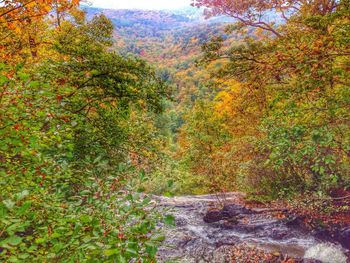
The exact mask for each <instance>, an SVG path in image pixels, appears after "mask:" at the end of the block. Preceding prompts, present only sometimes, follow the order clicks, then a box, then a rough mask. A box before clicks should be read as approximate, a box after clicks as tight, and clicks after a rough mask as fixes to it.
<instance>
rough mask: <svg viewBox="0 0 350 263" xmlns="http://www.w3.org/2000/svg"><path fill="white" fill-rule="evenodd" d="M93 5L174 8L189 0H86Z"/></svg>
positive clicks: (187, 4) (182, 5) (183, 4)
mask: <svg viewBox="0 0 350 263" xmlns="http://www.w3.org/2000/svg"><path fill="white" fill-rule="evenodd" d="M88 2H90V3H92V4H93V6H95V7H103V8H116V9H117V8H127V9H134V8H136V9H176V8H181V7H186V6H189V5H190V4H191V0H88Z"/></svg>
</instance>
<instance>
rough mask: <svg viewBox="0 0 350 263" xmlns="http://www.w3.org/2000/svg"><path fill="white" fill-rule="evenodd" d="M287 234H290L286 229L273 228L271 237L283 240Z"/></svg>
mask: <svg viewBox="0 0 350 263" xmlns="http://www.w3.org/2000/svg"><path fill="white" fill-rule="evenodd" d="M286 236H288V232H286V231H280V230H275V229H274V230H272V231H271V235H270V237H271V238H272V239H274V240H282V239H284V238H285V237H286Z"/></svg>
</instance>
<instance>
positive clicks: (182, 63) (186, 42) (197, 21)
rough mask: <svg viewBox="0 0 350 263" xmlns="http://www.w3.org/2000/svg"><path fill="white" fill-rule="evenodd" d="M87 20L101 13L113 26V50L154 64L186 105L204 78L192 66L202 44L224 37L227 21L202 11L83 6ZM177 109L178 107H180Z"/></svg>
mask: <svg viewBox="0 0 350 263" xmlns="http://www.w3.org/2000/svg"><path fill="white" fill-rule="evenodd" d="M84 9H85V10H86V12H87V14H88V16H89V17H92V16H93V15H96V14H99V13H103V14H105V15H106V16H107V17H108V18H109V19H111V21H112V22H113V24H114V26H115V33H114V36H115V37H114V39H115V48H116V50H117V51H118V52H119V53H121V54H122V55H125V56H129V55H132V56H135V55H136V56H139V57H141V58H143V59H145V60H147V61H148V62H150V63H151V64H152V65H154V66H155V67H156V68H157V69H158V71H159V72H160V75H161V76H162V78H163V79H164V80H169V81H170V82H171V83H172V84H176V87H177V89H178V93H177V97H178V102H179V104H181V103H184V104H186V105H190V104H191V103H192V102H193V101H194V99H195V98H196V96H197V95H196V94H198V93H200V92H201V91H200V89H201V88H200V87H198V83H205V82H206V81H207V80H208V79H207V78H208V75H207V74H206V72H205V71H203V69H201V68H198V67H197V66H196V63H195V61H196V59H197V58H198V57H199V56H200V55H201V54H202V45H203V44H204V43H205V42H207V41H209V40H210V39H211V38H212V37H213V36H215V35H218V34H219V35H221V36H224V35H225V33H224V28H225V27H226V25H227V22H229V21H231V22H232V21H233V20H232V19H228V18H215V19H209V20H208V19H205V17H204V15H203V12H202V11H203V10H200V9H197V8H193V7H188V8H183V9H179V10H164V11H153V10H124V9H120V10H111V9H100V8H92V7H85V8H84ZM180 108H181V107H180Z"/></svg>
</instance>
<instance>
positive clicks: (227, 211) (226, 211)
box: [222, 204, 252, 218]
mask: <svg viewBox="0 0 350 263" xmlns="http://www.w3.org/2000/svg"><path fill="white" fill-rule="evenodd" d="M251 213H252V211H251V210H249V209H247V208H245V207H244V206H242V205H235V204H231V205H225V206H224V207H223V209H222V215H223V216H224V217H225V218H230V217H235V216H238V215H242V214H251Z"/></svg>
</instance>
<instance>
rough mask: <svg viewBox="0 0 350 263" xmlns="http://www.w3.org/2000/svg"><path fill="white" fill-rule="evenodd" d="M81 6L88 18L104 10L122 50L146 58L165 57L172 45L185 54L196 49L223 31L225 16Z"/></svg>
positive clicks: (188, 10) (184, 10) (187, 10)
mask: <svg viewBox="0 0 350 263" xmlns="http://www.w3.org/2000/svg"><path fill="white" fill-rule="evenodd" d="M83 9H84V10H86V12H87V14H88V16H90V17H92V16H93V15H96V14H99V13H103V14H105V15H106V16H107V17H108V18H109V19H111V20H112V22H113V24H114V26H115V36H116V42H117V46H118V47H119V48H120V49H121V52H124V53H125V52H126V53H133V54H136V55H141V56H143V57H146V58H147V57H148V56H147V55H146V54H152V56H153V57H159V56H160V57H167V56H169V55H171V51H170V50H171V48H172V46H173V45H175V46H180V49H181V50H182V51H183V52H184V53H188V52H193V51H194V50H193V48H196V49H197V51H199V50H200V46H201V45H202V44H203V43H204V42H206V41H208V40H209V39H210V38H211V37H212V36H213V35H214V34H216V33H217V32H219V31H222V29H223V27H224V25H225V23H226V22H227V18H215V19H209V20H206V19H205V18H204V16H203V14H202V13H203V12H202V10H200V9H198V8H194V7H188V8H182V9H178V10H163V11H156V10H127V9H118V10H112V9H100V8H94V7H88V6H86V7H84V8H83ZM231 21H232V20H231ZM169 51H170V54H169ZM174 55H175V54H174ZM177 55H178V54H177Z"/></svg>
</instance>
